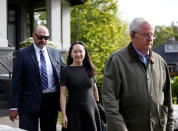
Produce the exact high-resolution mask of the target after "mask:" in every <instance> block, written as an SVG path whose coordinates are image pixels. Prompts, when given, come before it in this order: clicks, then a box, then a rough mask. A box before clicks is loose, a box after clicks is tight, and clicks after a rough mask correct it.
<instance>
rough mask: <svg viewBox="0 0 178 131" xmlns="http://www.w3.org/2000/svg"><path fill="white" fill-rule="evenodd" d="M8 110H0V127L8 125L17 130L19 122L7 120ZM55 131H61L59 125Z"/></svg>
mask: <svg viewBox="0 0 178 131" xmlns="http://www.w3.org/2000/svg"><path fill="white" fill-rule="evenodd" d="M8 115H9V110H8V109H0V125H8V126H10V127H13V128H18V125H19V120H18V118H17V120H15V122H12V121H10V120H9V116H8ZM57 131H61V125H60V124H57Z"/></svg>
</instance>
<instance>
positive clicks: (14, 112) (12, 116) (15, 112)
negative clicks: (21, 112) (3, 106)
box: [9, 110, 18, 122]
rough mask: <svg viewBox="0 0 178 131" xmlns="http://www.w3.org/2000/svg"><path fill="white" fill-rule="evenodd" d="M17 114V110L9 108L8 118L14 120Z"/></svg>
mask: <svg viewBox="0 0 178 131" xmlns="http://www.w3.org/2000/svg"><path fill="white" fill-rule="evenodd" d="M17 116H18V111H17V110H10V111H9V119H10V120H11V121H13V122H14V120H15V119H16V118H17Z"/></svg>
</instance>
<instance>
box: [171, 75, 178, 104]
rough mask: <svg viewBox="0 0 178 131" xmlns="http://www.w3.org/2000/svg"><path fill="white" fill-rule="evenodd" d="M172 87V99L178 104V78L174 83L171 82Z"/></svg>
mask: <svg viewBox="0 0 178 131" xmlns="http://www.w3.org/2000/svg"><path fill="white" fill-rule="evenodd" d="M171 87H172V97H173V101H174V102H177V101H178V98H177V97H178V77H175V78H174V81H172V82H171Z"/></svg>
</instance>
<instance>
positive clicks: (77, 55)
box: [70, 44, 85, 65]
mask: <svg viewBox="0 0 178 131" xmlns="http://www.w3.org/2000/svg"><path fill="white" fill-rule="evenodd" d="M70 55H71V57H72V58H73V64H77V65H82V64H83V60H84V58H85V49H84V47H83V46H82V45H80V44H76V45H74V46H73V48H72V52H71V54H70Z"/></svg>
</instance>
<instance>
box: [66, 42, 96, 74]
mask: <svg viewBox="0 0 178 131" xmlns="http://www.w3.org/2000/svg"><path fill="white" fill-rule="evenodd" d="M76 44H80V45H82V46H83V48H84V50H85V57H84V60H83V66H84V67H85V68H86V70H87V72H88V75H89V76H90V77H92V76H94V75H96V69H95V66H94V65H93V63H92V61H91V59H90V56H89V54H88V51H87V48H86V46H85V45H84V43H83V42H81V41H76V42H74V43H72V45H71V46H70V49H69V54H68V59H67V65H68V66H69V65H71V64H72V63H73V58H72V57H71V52H72V49H73V46H74V45H76Z"/></svg>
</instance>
